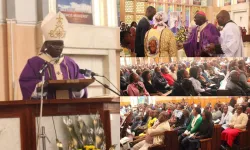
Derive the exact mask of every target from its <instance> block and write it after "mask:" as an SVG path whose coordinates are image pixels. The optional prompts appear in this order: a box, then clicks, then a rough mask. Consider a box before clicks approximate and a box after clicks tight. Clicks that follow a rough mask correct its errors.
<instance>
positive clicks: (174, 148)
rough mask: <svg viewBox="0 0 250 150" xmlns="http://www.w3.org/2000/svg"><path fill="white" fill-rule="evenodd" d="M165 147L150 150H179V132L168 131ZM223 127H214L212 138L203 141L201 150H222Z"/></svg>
mask: <svg viewBox="0 0 250 150" xmlns="http://www.w3.org/2000/svg"><path fill="white" fill-rule="evenodd" d="M164 135H165V139H164V144H163V145H154V146H151V147H150V148H149V150H178V149H179V143H178V136H177V131H166V132H165V133H164ZM220 135H221V125H214V129H213V136H212V138H207V139H201V140H200V144H201V150H219V149H220Z"/></svg>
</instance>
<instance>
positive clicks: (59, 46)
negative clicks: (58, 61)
mask: <svg viewBox="0 0 250 150" xmlns="http://www.w3.org/2000/svg"><path fill="white" fill-rule="evenodd" d="M50 47H52V48H53V49H63V48H64V45H62V46H61V45H50Z"/></svg>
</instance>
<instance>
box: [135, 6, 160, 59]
mask: <svg viewBox="0 0 250 150" xmlns="http://www.w3.org/2000/svg"><path fill="white" fill-rule="evenodd" d="M155 14H156V9H155V8H154V7H153V6H149V7H148V8H147V10H146V14H145V16H144V17H143V18H142V19H141V20H140V21H139V23H138V25H137V27H136V36H135V53H136V54H137V55H136V56H137V57H145V54H144V38H145V34H146V32H147V31H148V30H149V29H150V21H152V20H153V17H154V15H155Z"/></svg>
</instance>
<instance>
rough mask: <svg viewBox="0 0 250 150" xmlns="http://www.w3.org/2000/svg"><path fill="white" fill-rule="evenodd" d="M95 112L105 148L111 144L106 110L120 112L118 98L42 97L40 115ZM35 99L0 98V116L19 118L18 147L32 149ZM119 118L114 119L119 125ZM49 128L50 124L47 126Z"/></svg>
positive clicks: (34, 148) (33, 144)
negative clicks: (101, 127) (42, 103)
mask: <svg viewBox="0 0 250 150" xmlns="http://www.w3.org/2000/svg"><path fill="white" fill-rule="evenodd" d="M97 111H98V112H99V114H100V118H101V120H102V123H103V127H104V132H105V136H106V145H107V149H109V147H110V146H111V123H110V114H118V115H119V113H120V99H119V98H118V97H117V98H88V99H71V100H69V99H68V100H59V99H57V100H44V109H43V116H67V115H89V114H90V113H92V114H95V113H96V112H97ZM39 112H40V101H39V100H20V101H3V102H0V118H6V119H11V118H19V119H20V137H13V138H20V139H21V150H36V117H39ZM119 124H120V122H119V121H118V122H117V127H119ZM51 128H52V127H51Z"/></svg>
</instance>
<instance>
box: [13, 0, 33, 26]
mask: <svg viewBox="0 0 250 150" xmlns="http://www.w3.org/2000/svg"><path fill="white" fill-rule="evenodd" d="M15 8H16V20H17V23H20V24H35V23H36V22H37V1H36V0H16V1H15Z"/></svg>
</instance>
